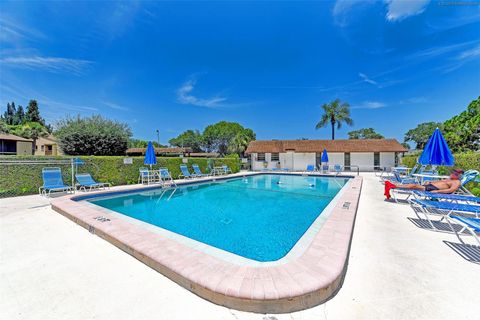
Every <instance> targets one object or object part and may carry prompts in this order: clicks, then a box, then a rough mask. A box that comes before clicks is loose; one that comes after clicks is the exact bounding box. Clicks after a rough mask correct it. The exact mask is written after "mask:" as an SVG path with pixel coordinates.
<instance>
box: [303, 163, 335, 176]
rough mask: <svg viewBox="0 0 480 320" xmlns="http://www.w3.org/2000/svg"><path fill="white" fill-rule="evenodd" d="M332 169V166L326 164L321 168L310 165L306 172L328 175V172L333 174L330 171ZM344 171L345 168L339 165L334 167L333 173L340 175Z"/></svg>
mask: <svg viewBox="0 0 480 320" xmlns="http://www.w3.org/2000/svg"><path fill="white" fill-rule="evenodd" d="M330 167H331V166H329V165H327V164H324V165H321V166H319V168H316V167H315V165H313V164H308V165H307V168H306V170H305V172H306V173H313V172H321V173H328V172H332V171H331V170H330ZM342 171H343V166H342V165H339V164H335V165H333V172H335V173H337V174H339V173H341V172H342Z"/></svg>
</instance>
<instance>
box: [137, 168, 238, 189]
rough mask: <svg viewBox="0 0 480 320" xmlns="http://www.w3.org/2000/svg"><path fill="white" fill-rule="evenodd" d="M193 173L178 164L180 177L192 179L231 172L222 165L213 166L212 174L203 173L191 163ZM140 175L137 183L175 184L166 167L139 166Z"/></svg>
mask: <svg viewBox="0 0 480 320" xmlns="http://www.w3.org/2000/svg"><path fill="white" fill-rule="evenodd" d="M192 168H193V173H191V172H190V171H189V170H188V167H187V166H186V165H185V164H181V165H180V172H181V173H180V175H179V176H178V177H179V178H180V179H193V178H202V177H208V176H211V175H223V174H229V173H232V170H231V169H230V168H229V167H228V166H227V165H223V166H221V167H218V168H215V170H213V171H212V174H206V173H203V172H202V170H201V169H200V167H199V166H198V164H193V165H192ZM139 170H140V175H139V177H138V183H142V184H150V183H160V184H173V185H176V184H175V181H174V180H173V178H172V175H171V174H170V171H169V170H168V169H167V168H159V169H158V170H149V169H147V168H140V169H139Z"/></svg>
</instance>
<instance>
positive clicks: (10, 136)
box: [0, 133, 33, 142]
mask: <svg viewBox="0 0 480 320" xmlns="http://www.w3.org/2000/svg"><path fill="white" fill-rule="evenodd" d="M0 139H2V140H14V141H27V142H33V140H30V139H25V138H22V137H19V136H16V135H13V134H9V133H0Z"/></svg>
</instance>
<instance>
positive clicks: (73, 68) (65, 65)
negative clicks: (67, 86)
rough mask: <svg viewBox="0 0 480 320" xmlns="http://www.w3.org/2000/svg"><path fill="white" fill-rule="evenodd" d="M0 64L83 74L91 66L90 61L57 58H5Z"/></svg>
mask: <svg viewBox="0 0 480 320" xmlns="http://www.w3.org/2000/svg"><path fill="white" fill-rule="evenodd" d="M0 64H3V65H7V66H11V67H17V68H23V69H41V70H46V71H48V72H53V73H62V72H66V73H73V74H76V75H80V74H83V72H84V71H85V69H86V68H87V67H89V66H90V65H91V64H92V61H88V60H79V59H69V58H58V57H41V56H29V57H7V58H2V59H0Z"/></svg>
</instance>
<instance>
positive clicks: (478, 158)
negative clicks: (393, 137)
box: [402, 152, 480, 196]
mask: <svg viewBox="0 0 480 320" xmlns="http://www.w3.org/2000/svg"><path fill="white" fill-rule="evenodd" d="M419 156H420V154H418V155H412V156H405V157H403V158H402V164H404V165H406V166H407V167H409V168H413V166H414V165H415V163H417V158H418V157H419ZM453 156H454V157H455V166H454V168H460V169H463V170H465V171H466V170H469V169H473V170H478V171H480V153H479V152H465V153H456V154H454V155H453ZM451 169H452V168H451V167H443V166H440V167H438V173H439V174H448V173H449V172H450V170H451ZM466 188H467V189H468V190H470V191H471V192H472V193H473V194H474V195H476V196H480V183H478V182H470V183H468V184H467V185H466Z"/></svg>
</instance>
